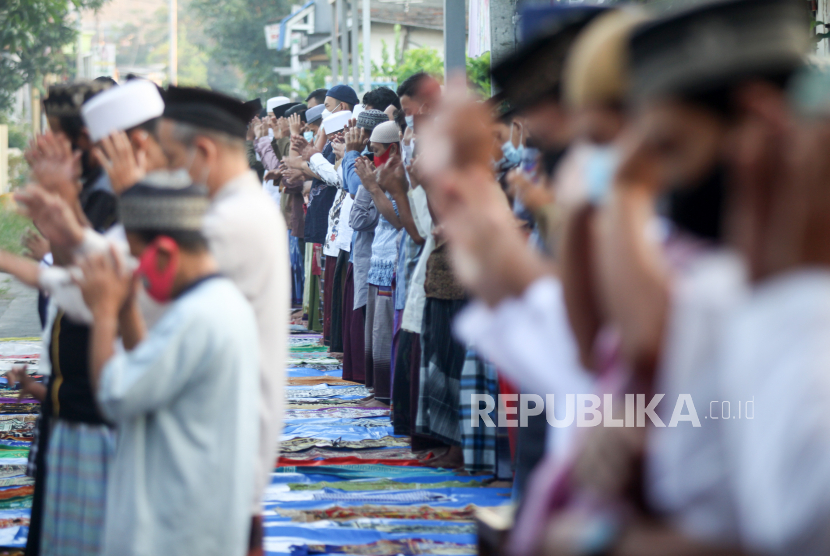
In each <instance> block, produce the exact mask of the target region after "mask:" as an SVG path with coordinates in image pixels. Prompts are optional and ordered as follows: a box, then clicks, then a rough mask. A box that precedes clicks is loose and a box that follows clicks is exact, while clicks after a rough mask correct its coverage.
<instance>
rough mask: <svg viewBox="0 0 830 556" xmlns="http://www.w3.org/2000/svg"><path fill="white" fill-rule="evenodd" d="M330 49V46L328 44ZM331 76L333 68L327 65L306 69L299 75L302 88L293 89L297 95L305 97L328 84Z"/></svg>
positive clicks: (298, 79)
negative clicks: (327, 81) (327, 80)
mask: <svg viewBox="0 0 830 556" xmlns="http://www.w3.org/2000/svg"><path fill="white" fill-rule="evenodd" d="M327 49H328V50H329V51H330V50H331V49H330V47H328V46H327ZM327 77H331V68H330V67H329V66H327V65H324V66H318V67H317V69H315V70H314V71H304V72H301V73H300V74H299V75H297V81H298V82H299V84H300V88H299V89H296V90H294V91H292V92H293V93H294V94H295V95H297V97H299V98H301V99H305V98H306V97H307V96H308V95H310V94H311V92H312V91H316V90H317V89H322V88H323V87H325V86H326V78H327Z"/></svg>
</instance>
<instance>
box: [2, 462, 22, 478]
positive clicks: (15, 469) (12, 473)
mask: <svg viewBox="0 0 830 556" xmlns="http://www.w3.org/2000/svg"><path fill="white" fill-rule="evenodd" d="M25 474H26V464H22V465H21V464H14V465H5V464H3V465H0V478H3V479H5V478H7V477H17V476H19V475H25Z"/></svg>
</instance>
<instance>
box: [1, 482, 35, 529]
mask: <svg viewBox="0 0 830 556" xmlns="http://www.w3.org/2000/svg"><path fill="white" fill-rule="evenodd" d="M34 484H35V481H34V479H32V478H31V477H28V476H26V475H16V476H14V477H6V478H4V479H0V488H1V487H10V486H29V485H32V486H33V485H34ZM0 529H2V527H0Z"/></svg>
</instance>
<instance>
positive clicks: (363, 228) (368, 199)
mask: <svg viewBox="0 0 830 556" xmlns="http://www.w3.org/2000/svg"><path fill="white" fill-rule="evenodd" d="M379 220H380V213H379V212H378V209H377V207H376V206H375V203H374V201H373V200H372V194H371V193H369V191H367V190H366V188H365V187H363V186H362V185H361V186H359V187H358V190H357V194H356V195H355V198H354V204H353V205H352V212H351V214H350V215H349V224H350V225H351V227H352V229H353V230H354V231H355V235H356V236H357V237H356V238H355V243H354V248H353V249H352V253H353V264H354V308H355V309H358V308H360V307H363V306H364V305H366V300H367V297H368V293H369V282H368V277H369V267H370V266H371V264H372V242H373V241H374V239H375V228H376V227H377V225H378V221H379Z"/></svg>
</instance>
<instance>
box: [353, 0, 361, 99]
mask: <svg viewBox="0 0 830 556" xmlns="http://www.w3.org/2000/svg"><path fill="white" fill-rule="evenodd" d="M357 2H358V0H351V4H352V34H351V39H352V81H353V82H354V90H355V92H360V56H359V55H358V52H359V51H360V49H359V48H358V44H357V40H358V35H359V34H360V19H358V17H357Z"/></svg>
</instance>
